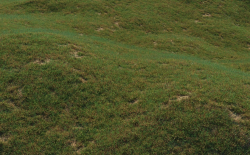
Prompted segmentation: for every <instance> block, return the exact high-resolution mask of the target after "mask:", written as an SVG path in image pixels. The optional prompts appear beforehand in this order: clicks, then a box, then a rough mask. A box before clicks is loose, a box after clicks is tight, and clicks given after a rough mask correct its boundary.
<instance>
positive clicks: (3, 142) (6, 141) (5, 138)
mask: <svg viewBox="0 0 250 155" xmlns="http://www.w3.org/2000/svg"><path fill="white" fill-rule="evenodd" d="M9 139H10V138H9V137H7V136H2V137H0V143H2V144H7V143H8V140H9Z"/></svg>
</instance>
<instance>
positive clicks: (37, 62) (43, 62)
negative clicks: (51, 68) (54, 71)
mask: <svg viewBox="0 0 250 155" xmlns="http://www.w3.org/2000/svg"><path fill="white" fill-rule="evenodd" d="M49 62H50V59H46V60H45V61H40V60H36V61H34V62H33V63H34V64H38V65H45V64H47V63H49Z"/></svg>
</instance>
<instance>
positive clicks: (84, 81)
mask: <svg viewBox="0 0 250 155" xmlns="http://www.w3.org/2000/svg"><path fill="white" fill-rule="evenodd" d="M79 80H80V81H82V83H86V82H87V80H85V79H84V78H79Z"/></svg>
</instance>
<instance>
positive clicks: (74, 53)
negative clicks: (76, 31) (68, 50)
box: [72, 51, 84, 59]
mask: <svg viewBox="0 0 250 155" xmlns="http://www.w3.org/2000/svg"><path fill="white" fill-rule="evenodd" d="M72 54H73V55H74V57H75V58H77V59H81V58H83V57H84V56H79V51H74V52H72Z"/></svg>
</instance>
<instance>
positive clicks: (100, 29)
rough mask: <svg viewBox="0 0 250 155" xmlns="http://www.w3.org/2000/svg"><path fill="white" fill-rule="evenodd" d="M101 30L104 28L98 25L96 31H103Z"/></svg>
mask: <svg viewBox="0 0 250 155" xmlns="http://www.w3.org/2000/svg"><path fill="white" fill-rule="evenodd" d="M103 30H104V28H102V27H100V28H98V29H97V30H96V31H98V32H100V31H103Z"/></svg>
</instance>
